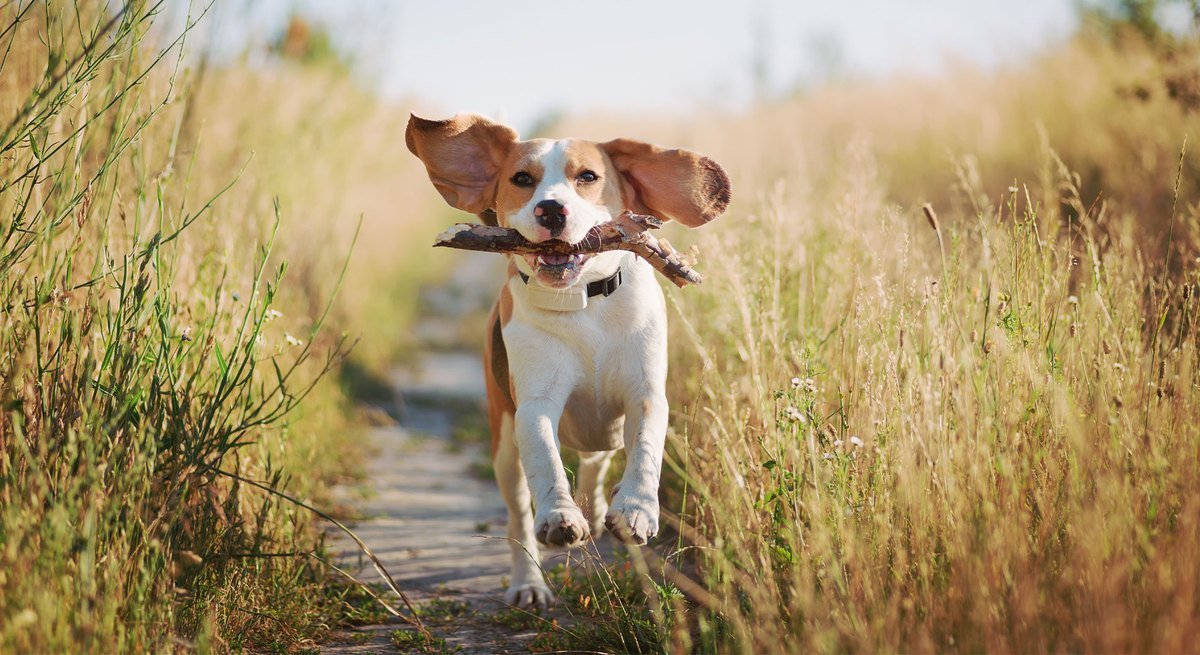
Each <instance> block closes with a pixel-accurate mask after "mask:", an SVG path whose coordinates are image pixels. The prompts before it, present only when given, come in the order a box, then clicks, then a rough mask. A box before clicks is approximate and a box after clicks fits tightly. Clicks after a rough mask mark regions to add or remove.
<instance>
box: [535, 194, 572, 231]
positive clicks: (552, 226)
mask: <svg viewBox="0 0 1200 655" xmlns="http://www.w3.org/2000/svg"><path fill="white" fill-rule="evenodd" d="M567 213H568V211H567V206H566V205H564V204H562V203H561V202H559V201H557V200H543V201H541V202H539V203H538V204H537V205H535V206H534V208H533V215H534V217H535V218H536V219H537V224H538V225H541V226H542V227H544V228H546V229H547V230H550V236H555V237H556V236H558V235H559V233H560V232H562V231H563V227H564V226H566V224H567Z"/></svg>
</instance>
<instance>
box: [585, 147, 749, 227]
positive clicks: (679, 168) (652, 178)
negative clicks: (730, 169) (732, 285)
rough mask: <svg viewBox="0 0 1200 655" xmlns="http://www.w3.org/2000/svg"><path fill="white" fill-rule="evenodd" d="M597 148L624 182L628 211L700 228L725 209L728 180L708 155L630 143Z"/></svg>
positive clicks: (727, 198) (728, 186)
mask: <svg viewBox="0 0 1200 655" xmlns="http://www.w3.org/2000/svg"><path fill="white" fill-rule="evenodd" d="M599 147H600V148H601V149H603V150H604V151H605V152H607V153H608V156H609V158H611V159H612V162H613V164H614V165H615V166H616V168H617V169H619V170H620V171H621V173H622V175H623V176H624V178H625V181H626V183H627V186H625V188H624V196H625V206H626V208H627V209H629V210H632V211H635V212H641V213H647V214H653V215H655V216H658V217H659V218H668V219H672V220H676V221H679V222H680V223H683V224H684V225H686V226H688V227H700V226H701V225H704V224H705V223H707V222H709V221H711V220H713V219H714V218H717V217H718V216H720V215H721V214H723V213H724V212H725V210H726V209H727V208H728V207H729V201H730V198H731V196H732V189H731V188H730V184H729V176H728V175H726V174H725V171H724V170H723V169H722V168H721V167H720V165H718V164H717V162H715V161H713V160H711V159H709V158H708V157H705V156H703V155H699V154H697V153H694V152H691V151H690V150H678V149H674V150H667V149H665V148H661V147H659V146H656V145H652V144H649V143H643V142H641V141H632V140H630V139H614V140H612V141H608V142H606V143H601V144H599Z"/></svg>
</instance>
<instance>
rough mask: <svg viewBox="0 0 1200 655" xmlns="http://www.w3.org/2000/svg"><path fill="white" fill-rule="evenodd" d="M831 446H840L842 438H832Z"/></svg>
mask: <svg viewBox="0 0 1200 655" xmlns="http://www.w3.org/2000/svg"><path fill="white" fill-rule="evenodd" d="M833 447H834V448H841V447H842V440H841V439H834V440H833Z"/></svg>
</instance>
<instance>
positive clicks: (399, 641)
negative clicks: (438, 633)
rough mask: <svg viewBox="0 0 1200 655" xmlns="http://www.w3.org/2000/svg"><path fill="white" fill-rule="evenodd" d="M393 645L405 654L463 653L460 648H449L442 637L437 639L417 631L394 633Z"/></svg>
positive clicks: (440, 654)
mask: <svg viewBox="0 0 1200 655" xmlns="http://www.w3.org/2000/svg"><path fill="white" fill-rule="evenodd" d="M392 644H393V645H394V646H396V647H397V648H399V649H400V652H403V653H422V654H426V655H453V653H458V652H461V651H462V649H461V648H459V647H458V646H454V647H451V646H449V645H448V644H447V643H446V640H445V639H444V638H442V637H435V636H432V635H428V634H425V633H422V632H417V631H416V630H396V631H394V632H392Z"/></svg>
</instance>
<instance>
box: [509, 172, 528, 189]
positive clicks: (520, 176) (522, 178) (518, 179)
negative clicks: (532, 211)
mask: <svg viewBox="0 0 1200 655" xmlns="http://www.w3.org/2000/svg"><path fill="white" fill-rule="evenodd" d="M512 183H513V184H515V185H517V186H533V176H532V175H530V174H529V173H526V172H525V171H521V172H520V173H517V174H516V175H514V176H512Z"/></svg>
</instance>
